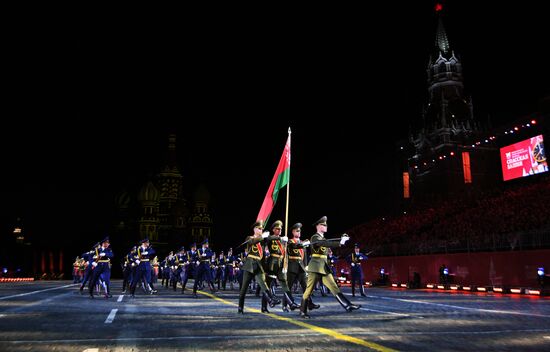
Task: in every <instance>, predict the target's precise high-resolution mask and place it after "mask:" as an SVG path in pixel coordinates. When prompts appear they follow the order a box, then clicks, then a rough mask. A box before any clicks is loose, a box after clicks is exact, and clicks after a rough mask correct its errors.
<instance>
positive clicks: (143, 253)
mask: <svg viewBox="0 0 550 352" xmlns="http://www.w3.org/2000/svg"><path fill="white" fill-rule="evenodd" d="M148 253H149V252H147V251H145V252H141V254H142V255H147V254H148Z"/></svg>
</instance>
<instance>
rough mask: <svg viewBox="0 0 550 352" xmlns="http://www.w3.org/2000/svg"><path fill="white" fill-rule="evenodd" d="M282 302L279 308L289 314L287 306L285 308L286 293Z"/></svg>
mask: <svg viewBox="0 0 550 352" xmlns="http://www.w3.org/2000/svg"><path fill="white" fill-rule="evenodd" d="M282 301H283V303H282V306H281V308H282V309H283V312H286V313H288V312H289V310H288V306H287V302H288V299H287V298H286V293H285V294H284V295H283V299H282Z"/></svg>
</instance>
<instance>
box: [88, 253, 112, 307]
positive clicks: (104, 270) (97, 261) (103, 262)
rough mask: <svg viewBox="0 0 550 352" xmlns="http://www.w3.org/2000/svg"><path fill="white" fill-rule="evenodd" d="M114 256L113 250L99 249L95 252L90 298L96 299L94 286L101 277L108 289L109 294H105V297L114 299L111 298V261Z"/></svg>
mask: <svg viewBox="0 0 550 352" xmlns="http://www.w3.org/2000/svg"><path fill="white" fill-rule="evenodd" d="M113 256H114V254H113V251H112V250H111V248H109V247H107V248H105V247H103V246H102V247H99V248H98V249H96V250H95V255H94V256H93V257H94V261H93V262H92V266H93V267H94V268H93V276H92V279H91V280H90V287H89V291H90V297H92V298H93V297H94V291H93V290H94V286H95V284H96V283H97V282H98V280H99V278H100V276H101V279H102V280H103V282H105V286H106V288H107V293H106V294H105V297H112V296H111V259H112V258H113Z"/></svg>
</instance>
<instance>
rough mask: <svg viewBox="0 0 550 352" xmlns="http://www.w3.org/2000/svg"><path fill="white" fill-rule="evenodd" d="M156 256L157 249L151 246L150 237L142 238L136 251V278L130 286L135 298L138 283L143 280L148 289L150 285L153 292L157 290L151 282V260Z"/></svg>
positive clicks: (132, 295)
mask: <svg viewBox="0 0 550 352" xmlns="http://www.w3.org/2000/svg"><path fill="white" fill-rule="evenodd" d="M154 256H155V250H154V249H153V248H151V247H149V239H148V238H145V239H143V240H141V246H139V247H138V248H137V251H136V260H135V263H136V265H137V270H136V277H135V280H134V281H133V282H132V286H131V287H130V294H131V297H132V298H134V294H135V292H136V286H137V284H138V283H141V282H143V283H144V285H145V288H146V290H148V288H149V286H150V287H151V291H150V293H151V294H153V293H156V292H157V290H155V287H154V286H153V284H152V283H151V262H150V261H151V258H154Z"/></svg>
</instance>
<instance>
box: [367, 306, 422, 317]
mask: <svg viewBox="0 0 550 352" xmlns="http://www.w3.org/2000/svg"><path fill="white" fill-rule="evenodd" d="M359 309H361V310H366V311H369V312H376V313H384V314H393V315H400V316H403V317H411V316H412V315H410V314H403V313H395V312H388V311H386V310H377V309H371V308H365V307H361V308H359ZM418 318H422V317H418Z"/></svg>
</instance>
